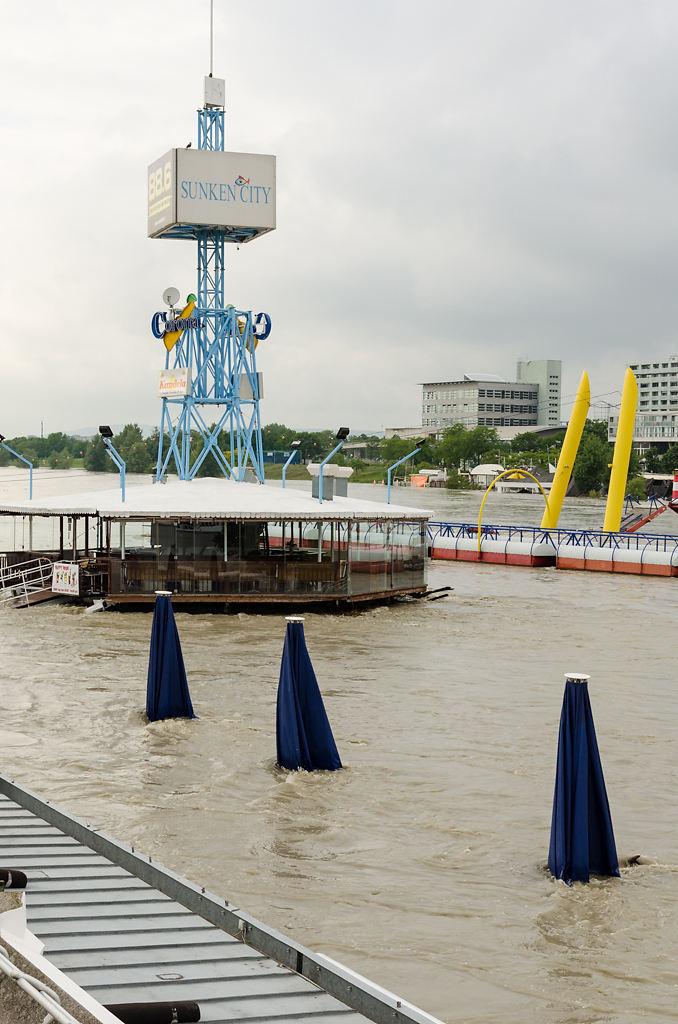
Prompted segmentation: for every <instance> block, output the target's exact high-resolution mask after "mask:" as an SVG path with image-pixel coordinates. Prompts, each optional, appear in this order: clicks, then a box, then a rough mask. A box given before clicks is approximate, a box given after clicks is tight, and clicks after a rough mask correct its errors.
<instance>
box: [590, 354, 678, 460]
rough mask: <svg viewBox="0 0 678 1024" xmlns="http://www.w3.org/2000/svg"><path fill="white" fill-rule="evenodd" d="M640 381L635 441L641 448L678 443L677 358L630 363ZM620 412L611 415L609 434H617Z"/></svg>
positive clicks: (608, 427)
mask: <svg viewBox="0 0 678 1024" xmlns="http://www.w3.org/2000/svg"><path fill="white" fill-rule="evenodd" d="M631 369H632V370H633V372H634V374H635V376H636V380H637V382H638V410H637V412H636V422H635V426H634V428H633V441H634V443H635V444H636V445H637V446H638V447H639V448H641V449H642V448H648V447H649V446H650V445H652V444H658V445H666V446H668V445H672V444H676V443H677V442H678V357H676V356H669V357H668V358H667V359H664V360H663V361H661V362H656V363H650V362H647V363H633V364H632V365H631ZM618 421H619V414H618V413H615V414H612V415H610V417H609V420H608V425H607V436H608V438H609V440H610V441H614V439H615V438H616V436H617V425H618Z"/></svg>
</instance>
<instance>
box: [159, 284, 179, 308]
mask: <svg viewBox="0 0 678 1024" xmlns="http://www.w3.org/2000/svg"><path fill="white" fill-rule="evenodd" d="M179 294H180V293H179V289H178V288H171V287H170V288H165V290H164V292H163V293H162V301H163V302H164V303H165V304H166V305H168V306H176V304H177V302H178V301H179Z"/></svg>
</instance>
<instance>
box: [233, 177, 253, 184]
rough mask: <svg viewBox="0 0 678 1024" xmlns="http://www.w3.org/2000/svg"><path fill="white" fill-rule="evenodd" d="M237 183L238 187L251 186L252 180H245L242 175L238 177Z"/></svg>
mask: <svg viewBox="0 0 678 1024" xmlns="http://www.w3.org/2000/svg"><path fill="white" fill-rule="evenodd" d="M235 183H236V185H249V183H250V179H249V178H243V176H242V174H239V175H238V177H237V178H236V179H235Z"/></svg>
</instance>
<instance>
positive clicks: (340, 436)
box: [318, 427, 351, 504]
mask: <svg viewBox="0 0 678 1024" xmlns="http://www.w3.org/2000/svg"><path fill="white" fill-rule="evenodd" d="M350 433H351V431H350V429H349V428H348V427H339V430H338V431H337V440H338V442H339V444H338V445H337V447H336V448H333V449H332V451H331V452H330V454H329V455H328V456H327V458H326V459H323V461H322V462H321V463H320V468H319V469H318V501H319V502H320V503H321V504H322V500H323V467H324V466H325V464H326V463H327V462H329V461H330V459H331V458H332V456H333V455H336V453H337V452H338V451H339V449H340V448H343V447H344V441H345V440H346V438H347V437H348V435H349V434H350Z"/></svg>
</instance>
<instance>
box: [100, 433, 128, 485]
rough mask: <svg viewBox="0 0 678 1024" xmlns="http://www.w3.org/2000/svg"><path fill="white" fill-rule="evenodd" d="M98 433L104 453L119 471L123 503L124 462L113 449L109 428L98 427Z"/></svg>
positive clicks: (111, 434)
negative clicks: (104, 448) (102, 443)
mask: <svg viewBox="0 0 678 1024" xmlns="http://www.w3.org/2000/svg"><path fill="white" fill-rule="evenodd" d="M99 433H100V434H101V440H102V441H103V442H104V445H105V447H106V451H107V453H108V457H109V458H110V460H111V462H113V463H115V465H116V466H117V467H118V469H119V470H120V488H121V490H122V500H123V502H124V501H125V470H126V465H125V461H124V459H123V458H122V457H121V456H120V454H119V453H118V452H116V450H115V448H114V447H113V444H112V442H111V438H112V437H113V431H112V430H111V428H110V427H109V426H102V427H99Z"/></svg>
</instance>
